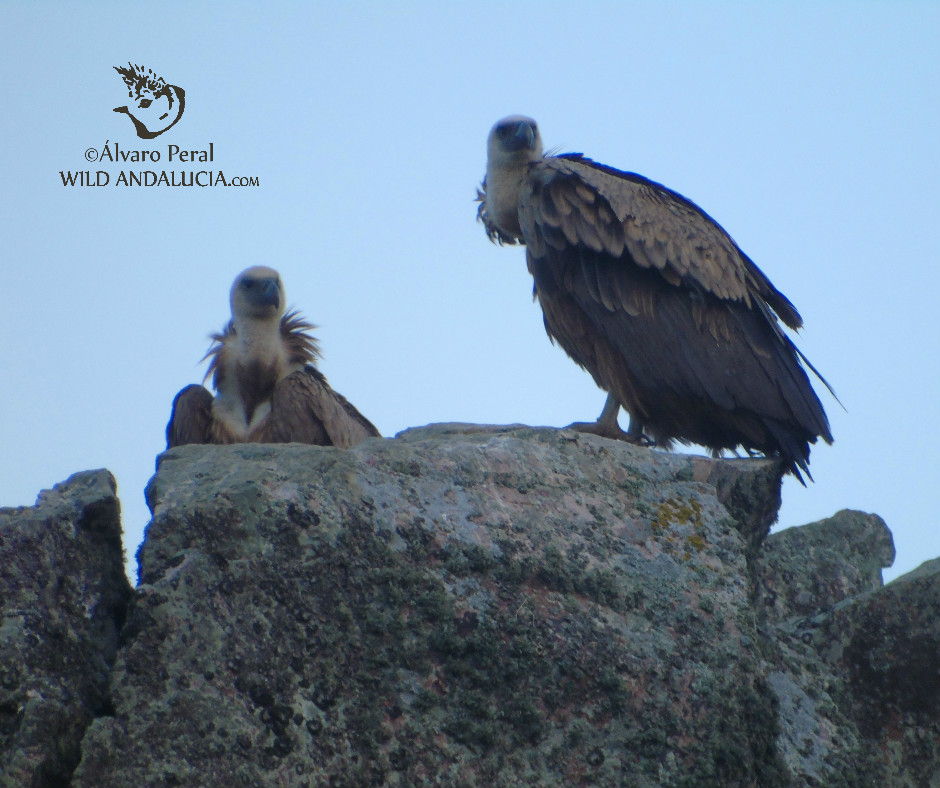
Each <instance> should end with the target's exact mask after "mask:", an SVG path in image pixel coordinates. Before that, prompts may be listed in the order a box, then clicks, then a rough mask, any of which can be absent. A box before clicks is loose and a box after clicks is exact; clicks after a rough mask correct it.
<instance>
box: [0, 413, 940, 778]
mask: <svg viewBox="0 0 940 788" xmlns="http://www.w3.org/2000/svg"><path fill="white" fill-rule="evenodd" d="M778 474H779V467H778V466H777V464H776V463H774V462H771V461H768V460H733V461H728V460H721V461H719V460H709V459H705V458H701V457H690V456H685V455H669V454H664V453H661V452H656V451H650V450H648V449H642V448H636V447H631V446H628V445H625V444H621V443H617V442H611V441H607V440H605V439H601V438H597V437H594V436H585V435H579V434H576V433H571V432H568V431H564V430H562V431H557V430H549V429H532V428H523V427H512V428H491V427H489V428H488V427H474V426H469V425H437V426H434V427H428V428H422V429H417V430H409V431H407V432H405V433H403V434H402V435H401V436H399V437H397V438H396V439H393V440H380V439H374V440H368V441H366V442H364V443H363V444H361V445H359V446H357V447H355V448H354V449H351V450H348V451H342V450H338V449H334V448H323V447H312V446H299V445H282V446H261V445H247V446H246V445H243V446H186V447H180V448H177V449H174V450H172V451H170V452H167V453H166V454H163V455H161V457H160V458H159V469H158V473H157V475H156V476H155V477H154V478H153V479H152V481H151V483H150V486H149V487H148V500H149V502H150V505H151V509H152V511H153V514H154V517H153V520H152V521H151V523H150V525H149V526H148V530H147V534H146V540H145V543H144V545H143V546H142V548H141V551H140V554H139V559H140V585H139V587H138V589H137V594H136V595H135V598H134V602H133V604H132V608H131V611H130V613H129V614H128V618H127V624H126V625H125V627H124V629H123V631H122V634H121V638H122V646H121V648H120V651H119V653H118V656H117V659H116V661H115V662H114V667H113V669H112V671H111V690H110V692H111V704H112V705H111V706H110V707H109V706H108V705H107V703H105V705H104V706H103V707H102V708H101V709H99V711H98V713H97V715H96V716H97V718H96V719H95V720H94V721H93V722H92V723H91V725H90V726H88V727H87V732H86V735H85V738H84V741H83V742H82V746H81V755H82V758H81V762H80V764H79V765H78V768H77V770H76V771H75V773H74V774H73V775H72V778H71V781H70V782H69V781H68V779H67V778H63V779H62V780H60V781H59V782H49V781H47V782H42V781H36V780H33V782H32V783H30V782H29V781H26V780H21V781H20V782H16V783H3V784H11V785H12V784H16V785H29V784H32V785H35V786H44V785H50V786H65V785H72V786H75V788H79V787H80V786H81V787H82V788H91V787H92V786H94V787H95V788H111V787H112V786H113V787H114V788H117V787H118V786H122V787H123V786H128V788H129V787H130V786H134V788H137V786H142V785H146V786H167V787H168V786H194V787H195V786H200V787H202V786H220V787H221V786H235V787H236V788H239V787H241V786H255V785H257V786H298V788H299V787H300V786H311V787H312V786H321V785H324V786H326V785H329V786H360V785H388V786H418V785H426V786H562V785H564V786H631V787H633V788H640V787H644V788H645V787H650V788H652V786H657V788H658V787H659V786H688V787H689V788H691V786H696V788H698V787H699V786H706V787H707V786H721V787H722V788H725V787H726V786H761V788H773V787H774V786H799V787H800V788H802V786H807V787H808V786H827V787H828V786H834V787H836V788H838V786H845V787H846V788H848V787H849V786H851V787H852V788H867V787H868V786H871V788H876V787H877V788H883V787H884V786H892V788H894V787H895V786H897V787H898V788H915V786H916V788H922V787H923V786H928V788H929V787H932V788H940V766H938V764H940V723H938V715H937V714H936V709H937V708H938V705H940V672H938V671H940V656H938V655H940V609H938V607H940V560H938V561H934V562H931V563H929V564H928V565H925V566H924V567H922V568H921V569H919V570H918V571H917V572H915V573H911V574H910V575H907V576H906V577H904V578H901V579H899V580H897V581H895V582H894V583H892V584H891V585H889V586H887V587H884V588H882V586H881V576H880V569H881V567H882V566H885V565H887V564H889V563H890V561H891V560H892V557H893V548H892V545H891V537H890V533H889V532H888V530H887V528H886V526H885V525H884V523H883V522H882V521H881V520H880V518H878V517H876V516H874V515H868V514H864V513H861V512H839V513H838V514H837V515H835V516H834V517H832V518H830V519H829V520H827V521H823V522H821V523H815V524H813V525H810V526H804V527H801V528H795V529H789V530H787V531H782V532H780V533H777V534H772V535H770V536H767V531H768V528H769V526H770V524H771V522H772V521H773V519H774V517H775V515H776V510H777V506H778V505H779V476H778ZM48 604H54V601H53V602H50V603H48ZM0 719H2V718H0ZM86 722H87V720H86V721H85V722H83V723H82V727H84V725H85V724H86ZM26 744H28V742H26V741H25V740H24V741H23V744H22V746H26ZM73 762H74V759H73ZM22 774H23V775H24V777H25V776H26V773H25V772H23V773H22Z"/></svg>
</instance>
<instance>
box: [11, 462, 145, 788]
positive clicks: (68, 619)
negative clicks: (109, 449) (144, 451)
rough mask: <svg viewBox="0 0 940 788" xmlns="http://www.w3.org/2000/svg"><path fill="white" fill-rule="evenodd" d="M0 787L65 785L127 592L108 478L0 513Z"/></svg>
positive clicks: (75, 480)
mask: <svg viewBox="0 0 940 788" xmlns="http://www.w3.org/2000/svg"><path fill="white" fill-rule="evenodd" d="M0 566H2V567H3V569H2V573H0V608H2V613H3V619H2V622H0V785H2V786H11V788H12V786H16V788H24V787H25V786H33V787H34V788H43V787H44V786H50V787H51V786H64V785H68V780H69V778H70V776H71V774H72V771H73V770H74V769H75V765H76V764H77V763H78V760H79V757H80V749H79V748H80V745H81V740H82V736H83V735H84V732H85V728H86V727H87V725H88V724H89V723H90V722H91V720H92V719H93V718H94V717H96V716H100V715H101V714H106V713H108V709H109V706H110V701H109V699H108V674H109V671H110V667H111V664H112V663H113V662H114V656H115V653H116V651H117V646H118V631H119V629H120V627H121V624H122V623H123V620H124V613H125V610H126V607H127V604H128V601H129V599H130V596H131V594H132V591H131V587H130V585H129V584H128V582H127V577H126V576H125V575H124V554H123V549H122V547H121V523H120V508H119V504H118V500H117V497H116V495H115V483H114V478H113V477H112V476H111V474H110V473H108V472H107V471H88V472H85V473H77V474H75V475H74V476H72V477H70V478H69V479H68V481H65V482H63V483H62V484H58V485H56V486H55V488H54V489H52V490H44V491H43V492H42V493H41V494H40V495H39V500H38V502H37V504H36V506H33V507H25V506H24V507H19V508H16V509H13V508H3V509H0Z"/></svg>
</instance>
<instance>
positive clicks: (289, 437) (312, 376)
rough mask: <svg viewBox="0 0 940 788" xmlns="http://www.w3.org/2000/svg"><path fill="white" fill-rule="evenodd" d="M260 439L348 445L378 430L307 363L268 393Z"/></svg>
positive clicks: (266, 441)
mask: <svg viewBox="0 0 940 788" xmlns="http://www.w3.org/2000/svg"><path fill="white" fill-rule="evenodd" d="M261 429H262V434H261V435H259V436H257V437H255V436H253V437H252V440H257V441H260V442H263V443H291V442H296V443H311V444H315V445H318V446H338V447H340V448H343V449H348V448H349V447H350V446H355V445H356V444H357V443H361V442H362V441H364V440H365V439H366V438H378V437H381V436H380V434H379V431H378V430H377V429H376V428H375V427H374V426H373V424H372V422H370V421H369V420H368V419H367V418H366V417H365V416H363V415H362V414H361V413H360V412H359V411H358V410H356V408H355V407H353V405H352V404H350V402H349V401H348V400H347V399H346V398H345V397H343V396H342V395H341V394H338V393H337V392H335V391H333V389H332V388H331V387H330V384H329V383H327V380H326V378H325V377H324V375H323V373H321V372H320V371H319V370H318V369H317V368H316V367H314V366H312V365H308V366H307V367H305V368H304V369H303V370H300V371H298V372H294V373H292V374H291V375H288V376H287V377H286V378H284V379H283V380H282V381H280V382H279V383H278V384H277V386H275V388H274V393H273V395H272V397H271V414H270V416H269V417H268V418H267V419H266V420H265V422H264V424H263V425H262V428H261Z"/></svg>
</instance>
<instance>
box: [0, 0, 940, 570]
mask: <svg viewBox="0 0 940 788" xmlns="http://www.w3.org/2000/svg"><path fill="white" fill-rule="evenodd" d="M938 42H940V4H937V3H936V2H922V3H914V2H910V3H908V2H882V3H876V2H845V3H809V2H798V3H760V4H757V3H745V2H726V3H721V2H717V3H704V2H673V3H652V2H648V3H647V2H644V3H629V2H611V3H592V2H583V3H578V4H561V3H537V4H536V3H518V4H510V3H493V2H487V1H486V0H478V2H466V3H440V2H434V3H430V2H428V3H401V4H394V5H393V4H391V3H378V2H373V3H353V2H351V3H344V4H342V5H340V4H338V3H337V4H300V3H276V2H274V3H266V4H254V3H253V4H250V5H249V4H239V3H212V4H199V3H192V4H190V3H177V4H167V3H149V4H143V3H141V4H138V5H128V4H125V3H87V4H80V5H79V4H72V3H42V2H39V3H25V2H5V3H3V5H2V6H0V106H2V113H0V142H2V145H0V165H2V166H0V173H2V176H0V177H2V185H0V188H2V190H3V201H2V206H0V249H2V264H0V303H2V306H0V390H2V409H0V505H6V506H13V505H29V504H32V503H33V502H34V501H35V498H36V495H37V493H38V492H39V490H40V489H42V488H47V487H51V486H52V485H53V484H55V483H56V482H59V481H62V480H64V479H65V478H66V477H67V476H69V475H70V474H71V473H73V472H75V471H79V470H84V469H89V468H98V467H107V468H109V469H110V470H111V471H112V472H114V474H115V475H116V477H117V480H118V485H119V494H120V497H121V501H122V505H123V511H124V527H125V532H126V544H127V549H128V553H129V558H130V569H131V574H132V576H133V574H134V571H135V569H136V567H135V564H134V561H133V555H134V553H135V552H136V550H137V546H138V545H139V543H140V541H141V539H142V533H143V528H144V526H145V525H146V523H147V521H148V519H149V513H148V511H147V509H146V505H145V503H144V497H143V490H144V486H145V484H146V482H147V480H148V478H149V477H150V475H151V474H152V473H153V469H154V458H155V457H156V455H157V454H158V453H159V452H160V451H161V450H162V449H163V448H164V434H163V431H164V427H165V424H166V421H167V418H168V416H169V411H170V403H171V401H172V399H173V396H174V395H175V393H176V392H177V391H178V390H179V389H180V388H182V387H183V386H184V385H186V384H187V383H192V382H198V381H199V380H201V377H202V374H203V372H204V367H203V366H200V365H199V363H198V362H199V359H200V358H201V357H202V355H203V353H204V352H205V350H206V348H207V345H208V338H207V337H208V334H209V333H210V332H212V331H215V330H218V329H219V328H220V327H221V326H222V324H223V323H224V322H225V321H226V320H227V318H228V303H227V299H228V289H229V286H230V284H231V281H232V279H233V278H234V276H235V274H237V273H238V272H239V271H241V270H242V269H244V268H246V267H247V266H249V265H254V264H262V263H263V264H266V265H271V266H273V267H275V268H277V269H279V270H280V272H281V274H282V276H283V279H284V282H285V285H286V288H287V291H288V296H289V299H290V301H291V303H292V304H294V305H295V306H297V307H298V308H300V309H301V310H302V311H303V312H304V313H305V314H306V315H307V316H308V317H309V318H310V319H311V320H313V321H314V322H315V323H317V324H319V325H320V326H321V329H320V331H319V337H320V339H321V341H322V344H323V347H324V351H325V358H324V360H323V363H322V365H321V366H322V369H323V371H324V372H325V373H326V375H327V376H328V377H329V379H330V381H331V383H332V384H333V385H334V386H335V387H336V388H337V389H338V390H339V391H341V392H342V393H343V394H345V395H346V396H347V397H349V399H350V400H352V401H353V402H354V403H355V404H356V405H357V406H358V407H359V408H360V409H361V410H362V411H363V412H364V413H365V414H366V415H367V416H368V417H369V418H370V419H372V421H373V422H374V423H375V424H376V425H377V426H378V428H379V429H380V430H381V431H382V433H383V434H384V435H386V436H391V435H394V434H395V433H396V432H398V431H400V430H402V429H405V428H407V427H411V426H418V425H423V424H427V423H429V422H436V421H468V422H481V423H510V422H522V423H527V424H535V425H554V426H561V425H565V424H568V423H569V422H571V421H575V420H586V419H591V418H594V417H596V416H597V414H598V413H599V412H600V410H601V406H602V405H603V402H604V394H603V393H602V392H601V391H599V390H598V389H597V388H596V387H595V386H594V384H593V382H592V381H591V379H590V377H589V376H588V375H587V374H586V373H584V372H582V371H581V370H580V369H578V368H577V367H576V366H575V365H574V364H573V363H572V362H571V361H569V360H568V359H567V357H566V356H565V355H564V353H562V352H561V351H560V350H559V349H558V348H555V347H552V346H551V345H550V344H549V342H548V339H547V338H546V336H545V333H544V330H543V328H542V321H541V315H540V312H539V310H538V307H537V306H536V305H534V304H533V303H532V300H531V281H530V278H529V275H528V273H527V272H526V268H525V260H524V253H523V252H522V251H521V250H520V249H518V248H498V247H496V246H494V245H492V244H490V243H489V242H488V241H487V239H486V236H485V234H484V232H483V229H482V227H481V226H480V225H479V224H477V223H476V222H475V210H476V206H475V204H474V203H473V198H474V194H475V188H476V185H477V184H478V182H479V180H480V178H481V177H482V175H483V170H484V165H485V140H486V134H487V132H488V130H489V128H490V126H491V125H492V124H493V122H494V121H496V120H497V119H498V118H500V117H502V116H504V115H508V114H512V113H523V114H527V115H531V116H532V117H534V118H536V120H537V121H538V122H539V125H540V128H541V131H542V136H543V139H544V141H545V144H546V146H548V147H552V148H555V147H557V148H558V149H560V150H565V151H571V150H574V151H581V152H584V153H586V154H587V155H589V156H591V157H593V158H595V159H597V160H598V161H601V162H604V163H606V164H610V165H612V166H616V167H619V168H621V169H627V170H633V171H636V172H639V173H642V174H643V175H646V176H647V177H650V178H653V179H654V180H658V181H660V182H662V183H664V184H666V185H667V186H670V187H671V188H673V189H676V190H677V191H679V192H681V193H682V194H684V195H686V196H687V197H689V198H691V199H693V200H694V201H696V202H697V203H698V204H699V205H701V206H702V207H703V208H704V209H705V210H706V211H708V212H709V213H710V214H711V215H712V216H714V217H715V218H716V219H717V220H718V221H719V222H720V223H721V224H722V225H723V226H724V227H725V228H726V229H727V230H728V231H729V232H730V233H731V234H732V235H733V236H734V238H735V239H736V240H737V241H738V243H739V244H740V245H741V246H742V248H743V249H744V250H745V251H746V252H747V253H748V254H749V255H750V256H751V257H752V258H753V259H754V260H755V261H756V262H757V264H758V265H759V266H760V267H761V268H762V269H763V270H764V271H765V272H766V273H767V274H768V275H769V276H770V278H771V279H772V281H773V282H774V283H775V284H776V285H777V287H778V288H779V289H780V290H782V291H783V292H784V293H786V294H787V295H788V296H789V298H790V299H791V300H792V301H793V302H794V303H795V304H796V306H797V307H798V309H799V310H800V311H801V313H802V315H803V317H804V320H805V324H806V327H805V329H804V330H803V331H802V332H801V333H800V335H799V336H798V337H797V338H796V341H797V343H798V345H799V346H800V347H801V349H802V350H803V351H804V352H805V353H806V354H807V356H808V357H809V358H810V359H811V360H812V361H813V363H814V364H815V365H816V366H817V367H818V368H819V369H820V370H821V371H822V372H823V374H824V375H825V376H826V377H827V378H828V380H829V381H830V382H831V383H832V384H833V386H834V387H835V388H836V390H837V392H838V394H839V396H840V398H841V400H842V402H843V403H844V404H845V407H846V410H842V408H840V407H839V406H838V404H836V403H835V402H834V401H833V400H832V399H831V398H830V397H829V396H828V394H826V393H825V391H824V390H823V389H822V388H821V387H819V386H817V388H818V390H819V391H820V396H821V398H822V399H823V402H824V404H825V405H826V407H827V410H828V412H829V416H830V419H831V422H832V429H833V433H834V434H835V437H836V442H835V444H834V445H833V446H831V447H826V446H823V447H817V448H815V449H814V450H813V454H812V461H811V467H812V471H813V475H814V477H815V479H816V483H815V484H811V485H810V486H809V487H808V488H807V489H803V488H802V487H800V485H799V484H798V483H796V482H795V481H793V480H788V481H787V482H786V483H785V485H784V490H783V496H784V505H783V508H782V511H781V516H780V525H781V526H789V525H798V524H802V523H806V522H811V521H813V520H817V519H820V518H823V517H826V516H829V515H831V514H833V513H834V512H836V511H837V510H839V509H842V508H855V509H862V510H866V511H871V512H876V513H878V514H880V515H881V516H882V517H884V518H885V520H886V521H887V523H888V525H889V526H890V527H891V529H892V531H893V532H894V535H895V541H896V544H897V548H898V560H897V562H896V564H895V568H894V569H892V570H889V571H888V572H886V577H889V578H890V577H894V576H896V575H897V574H899V573H901V572H905V571H908V570H910V569H912V568H913V567H915V566H916V565H917V564H919V563H920V562H921V561H923V560H925V559H927V558H930V557H934V556H937V555H938V554H940V517H938V514H937V503H936V501H937V496H938V491H940V472H938V471H940V462H938V455H937V451H938V438H940V329H938V321H937V317H936V315H937V302H938V297H940V196H938V183H940V43H938ZM128 61H133V62H134V63H140V64H143V65H145V66H147V67H150V68H152V69H153V70H154V71H155V72H157V73H158V74H160V75H162V76H163V77H164V78H165V79H166V81H167V82H169V83H171V84H176V85H179V86H181V87H182V88H184V90H185V91H186V111H185V114H184V117H183V119H182V120H181V121H180V122H179V123H178V124H177V125H176V126H175V127H174V128H172V129H171V130H170V131H168V132H167V133H166V134H164V135H162V136H161V137H158V138H157V139H155V140H140V139H138V138H137V137H136V135H135V134H134V132H133V128H132V126H131V124H130V122H129V119H128V118H127V117H126V116H124V115H120V114H117V113H114V112H112V111H111V110H112V108H113V107H116V106H118V105H120V104H123V103H125V101H126V100H127V91H126V89H125V87H124V84H123V82H122V81H121V79H120V77H119V76H118V74H117V73H116V72H115V71H114V70H113V68H112V67H113V66H121V65H126V63H127V62H128ZM106 142H108V143H109V144H111V145H113V144H115V143H117V144H119V145H120V147H121V149H123V150H128V151H129V150H139V149H145V150H158V151H160V152H161V154H162V165H161V166H159V167H155V166H152V165H151V166H150V169H157V170H159V169H167V170H172V169H189V168H188V167H182V168H181V167H179V165H176V166H173V165H170V164H169V163H168V162H167V148H168V146H169V145H171V144H175V145H179V146H180V147H181V148H183V149H187V150H188V149H195V150H204V149H206V148H208V146H209V143H210V142H211V143H213V149H214V158H215V161H214V162H213V163H212V165H209V168H210V169H213V170H215V171H219V170H221V171H222V172H224V174H225V175H226V177H233V176H249V177H257V178H258V180H259V183H260V185H259V186H257V187H243V188H225V187H208V188H198V187H193V188H172V187H150V188H148V187H123V186H115V185H113V184H114V183H115V181H116V178H117V176H118V173H119V172H120V171H121V170H134V171H137V170H140V169H146V168H144V167H141V166H139V165H129V164H112V163H109V162H105V163H104V164H97V163H93V164H88V163H87V162H86V160H85V151H86V149H88V148H91V147H94V148H96V149H99V150H100V149H101V148H102V147H103V146H104V144H105V143H106ZM204 166H206V165H200V166H199V168H202V167H204ZM85 169H91V170H92V172H94V171H95V170H98V169H101V170H102V171H106V172H108V173H109V177H110V181H111V184H110V185H109V186H107V187H102V188H78V187H71V188H70V187H64V186H63V185H62V182H61V179H60V176H59V171H60V170H65V171H69V170H71V171H78V170H85Z"/></svg>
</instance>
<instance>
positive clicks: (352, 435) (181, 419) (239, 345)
mask: <svg viewBox="0 0 940 788" xmlns="http://www.w3.org/2000/svg"><path fill="white" fill-rule="evenodd" d="M230 300H231V305H232V319H231V320H230V321H229V323H228V325H227V326H226V327H225V329H224V330H223V331H222V333H221V334H213V335H212V340H213V341H212V345H211V347H210V348H209V351H208V353H206V355H205V356H204V357H203V360H205V359H206V358H208V359H210V361H209V369H208V371H207V372H206V378H208V377H209V376H210V375H212V386H213V388H214V389H215V391H216V395H215V397H214V398H213V396H212V395H211V394H210V393H209V391H208V390H207V389H206V388H205V387H204V386H199V385H195V384H194V385H191V386H187V387H186V388H184V389H183V390H182V391H180V393H179V394H177V395H176V398H175V399H174V400H173V412H172V415H171V416H170V423H169V424H168V425H167V428H166V443H167V448H168V449H171V448H173V447H174V446H180V445H182V444H185V443H290V442H297V443H312V444H316V445H318V446H339V447H342V448H348V447H350V446H353V445H355V444H357V443H359V442H361V441H363V440H365V439H366V438H371V437H379V431H378V430H377V429H376V428H375V427H374V426H373V425H372V423H371V422H370V421H369V420H368V419H366V418H365V416H363V415H362V414H361V413H360V412H359V411H358V410H356V408H354V407H353V406H352V405H351V404H350V403H349V402H348V401H347V400H346V398H345V397H343V396H342V395H341V394H337V393H336V392H335V391H333V389H332V388H330V385H329V383H327V382H326V378H325V377H324V376H323V374H322V373H321V372H320V371H319V370H318V369H317V368H316V366H314V363H315V362H316V360H317V358H319V356H320V350H319V347H318V345H317V341H316V340H315V339H314V338H313V337H312V336H311V335H310V334H309V333H308V332H309V330H310V329H312V328H314V326H313V325H311V324H310V323H308V322H306V321H305V320H304V319H303V318H301V317H300V316H299V315H298V314H297V312H287V313H286V314H285V311H284V309H285V296H284V287H283V285H282V284H281V277H280V275H279V274H278V272H277V271H275V270H273V269H271V268H266V267H264V266H255V267H253V268H249V269H247V270H246V271H242V273H240V274H239V275H238V276H237V277H236V279H235V283H234V284H233V285H232V292H231V298H230Z"/></svg>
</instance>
